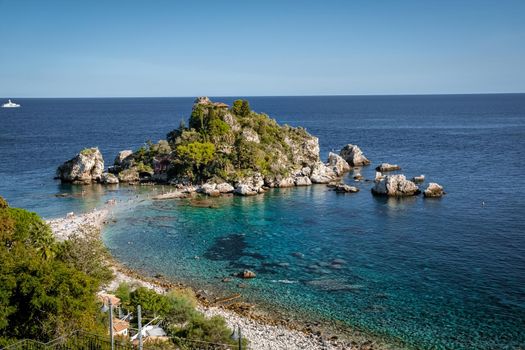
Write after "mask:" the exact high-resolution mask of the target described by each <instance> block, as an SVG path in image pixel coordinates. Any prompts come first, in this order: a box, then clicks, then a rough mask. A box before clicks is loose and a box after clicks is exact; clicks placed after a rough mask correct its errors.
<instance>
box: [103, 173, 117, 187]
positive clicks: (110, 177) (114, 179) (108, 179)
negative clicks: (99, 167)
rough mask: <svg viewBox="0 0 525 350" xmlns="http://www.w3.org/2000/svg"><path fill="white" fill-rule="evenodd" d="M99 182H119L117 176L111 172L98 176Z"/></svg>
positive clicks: (111, 183) (108, 183)
mask: <svg viewBox="0 0 525 350" xmlns="http://www.w3.org/2000/svg"><path fill="white" fill-rule="evenodd" d="M100 182H102V183H103V184H106V185H115V184H118V183H119V181H118V177H116V176H115V175H114V174H111V173H102V176H101V177H100Z"/></svg>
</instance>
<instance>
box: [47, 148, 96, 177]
mask: <svg viewBox="0 0 525 350" xmlns="http://www.w3.org/2000/svg"><path fill="white" fill-rule="evenodd" d="M103 172H104V159H103V158H102V154H101V153H100V151H99V149H98V148H96V147H94V148H86V149H84V150H83V151H82V152H80V153H79V154H77V155H76V156H75V157H74V158H72V159H70V160H68V161H67V162H65V163H64V164H62V165H61V166H59V167H58V169H57V172H56V176H57V178H59V179H60V180H61V181H62V182H69V183H75V184H90V183H92V182H94V181H100V178H101V176H102V173H103Z"/></svg>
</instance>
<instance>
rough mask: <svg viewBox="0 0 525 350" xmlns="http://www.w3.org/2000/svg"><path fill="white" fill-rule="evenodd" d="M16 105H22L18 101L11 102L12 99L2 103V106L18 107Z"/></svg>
mask: <svg viewBox="0 0 525 350" xmlns="http://www.w3.org/2000/svg"><path fill="white" fill-rule="evenodd" d="M16 107H20V105H19V104H18V103H14V102H11V100H8V101H7V103H4V104H3V105H2V108H16Z"/></svg>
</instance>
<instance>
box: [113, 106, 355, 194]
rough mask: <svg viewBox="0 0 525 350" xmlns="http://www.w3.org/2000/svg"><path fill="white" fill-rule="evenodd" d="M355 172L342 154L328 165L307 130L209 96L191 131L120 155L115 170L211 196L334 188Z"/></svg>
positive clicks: (128, 178) (126, 177)
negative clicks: (191, 187) (197, 188)
mask: <svg viewBox="0 0 525 350" xmlns="http://www.w3.org/2000/svg"><path fill="white" fill-rule="evenodd" d="M349 170H350V166H349V165H348V163H347V162H346V161H345V160H344V159H343V158H341V157H340V156H338V155H336V154H331V155H330V157H329V159H328V162H327V163H326V164H325V163H323V162H322V161H321V160H320V157H319V140H318V139H317V138H316V137H314V136H312V135H310V134H309V133H308V132H306V130H305V129H303V128H294V127H290V126H288V125H283V126H281V125H279V124H277V122H276V121H275V120H273V119H271V118H270V117H268V116H267V115H265V114H261V113H256V112H254V111H252V110H251V109H250V106H249V104H248V102H247V101H243V100H237V101H235V102H234V104H233V106H232V107H231V108H230V107H229V106H228V105H226V104H224V103H220V102H219V103H217V102H212V101H211V100H210V99H209V98H207V97H199V98H197V99H196V100H195V102H194V104H193V108H192V113H191V116H190V119H189V125H188V126H186V125H184V124H183V123H181V125H180V126H179V128H177V129H175V130H173V131H171V132H170V133H169V134H168V136H167V140H162V141H159V142H158V143H156V144H153V143H148V144H147V145H146V146H144V147H142V148H140V149H139V150H138V151H136V152H130V151H122V152H120V153H119V155H118V156H117V158H116V159H115V163H114V165H113V167H111V168H110V172H112V173H114V174H117V175H118V179H119V181H120V182H137V181H144V180H148V181H154V182H167V183H171V184H179V185H180V184H183V185H192V184H193V185H194V184H206V186H203V188H202V189H201V191H200V192H202V193H205V194H208V195H216V194H217V193H230V192H234V193H236V194H239V195H254V194H258V193H262V192H264V188H266V187H293V186H309V185H311V184H312V183H328V182H330V181H332V180H334V179H336V178H339V177H341V176H342V175H343V174H344V173H345V172H347V171H349Z"/></svg>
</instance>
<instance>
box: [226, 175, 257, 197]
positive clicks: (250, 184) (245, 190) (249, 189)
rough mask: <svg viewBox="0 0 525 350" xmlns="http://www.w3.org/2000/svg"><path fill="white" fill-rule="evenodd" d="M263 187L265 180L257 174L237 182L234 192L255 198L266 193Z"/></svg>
mask: <svg viewBox="0 0 525 350" xmlns="http://www.w3.org/2000/svg"><path fill="white" fill-rule="evenodd" d="M263 186H264V178H263V177H262V175H261V174H259V173H255V174H254V175H253V176H250V177H246V178H244V179H241V180H239V181H237V182H236V183H235V190H234V191H233V192H234V193H235V194H238V195H241V196H253V195H256V194H258V193H262V192H264V190H263V189H262V187H263Z"/></svg>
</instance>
